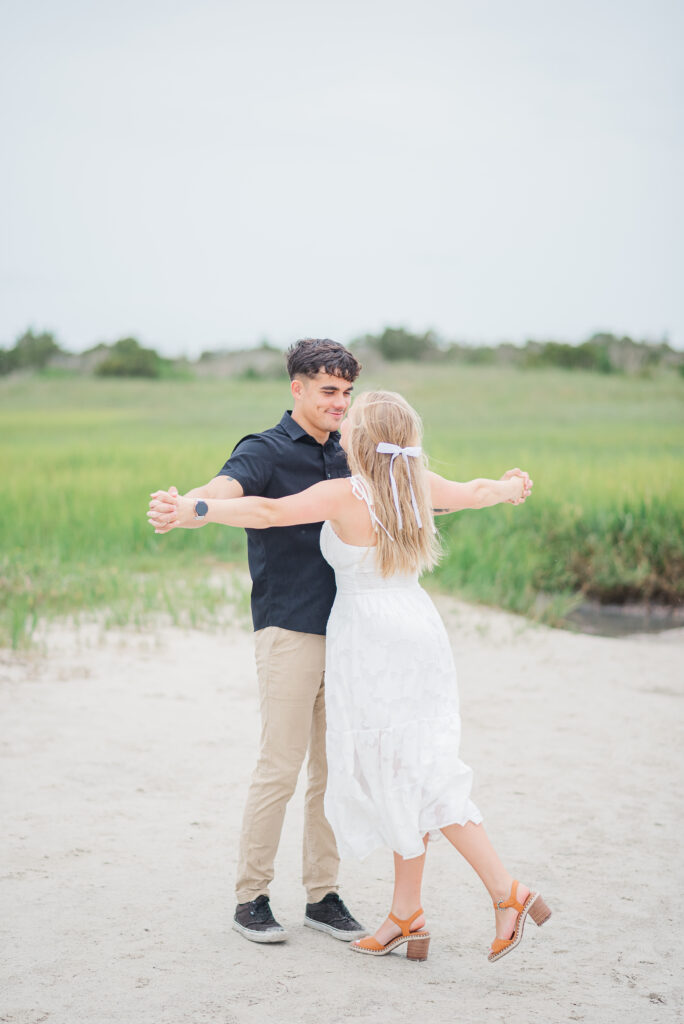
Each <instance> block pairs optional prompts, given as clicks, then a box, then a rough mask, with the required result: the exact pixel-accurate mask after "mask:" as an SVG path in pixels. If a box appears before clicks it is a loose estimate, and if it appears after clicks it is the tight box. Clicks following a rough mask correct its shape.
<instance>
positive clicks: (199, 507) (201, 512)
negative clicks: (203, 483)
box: [195, 501, 209, 519]
mask: <svg viewBox="0 0 684 1024" xmlns="http://www.w3.org/2000/svg"><path fill="white" fill-rule="evenodd" d="M208 511H209V506H208V505H207V503H206V501H197V502H195V515H196V516H197V518H198V519H201V518H202V517H203V516H206V514H207V512H208Z"/></svg>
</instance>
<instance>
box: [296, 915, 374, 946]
mask: <svg viewBox="0 0 684 1024" xmlns="http://www.w3.org/2000/svg"><path fill="white" fill-rule="evenodd" d="M304 924H305V925H306V927H307V928H316V930H317V931H319V932H327V933H328V935H332V937H333V938H334V939H341V940H342V942H353V941H354V940H355V939H365V937H366V936H367V935H368V931H367V929H365V928H362V929H361V930H360V931H355V932H345V931H341V929H339V928H333V926H332V925H331V924H324V923H323V922H322V921H313V920H312V919H311V918H310V917H305V918H304Z"/></svg>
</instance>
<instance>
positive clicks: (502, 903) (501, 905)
mask: <svg viewBox="0 0 684 1024" xmlns="http://www.w3.org/2000/svg"><path fill="white" fill-rule="evenodd" d="M517 897H518V882H517V880H516V881H514V882H513V885H512V886H511V895H510V896H509V897H508V899H507V900H497V901H496V902H495V904H494V909H495V910H508V908H509V907H513V908H514V909H515V910H517V911H518V913H520V912H521V911H522V910H523V906H522V903H519V902H518V898H517Z"/></svg>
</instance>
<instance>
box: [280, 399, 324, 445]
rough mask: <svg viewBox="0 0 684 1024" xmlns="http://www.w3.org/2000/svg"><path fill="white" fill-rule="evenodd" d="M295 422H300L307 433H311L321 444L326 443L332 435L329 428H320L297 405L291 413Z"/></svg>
mask: <svg viewBox="0 0 684 1024" xmlns="http://www.w3.org/2000/svg"><path fill="white" fill-rule="evenodd" d="M290 415H291V416H292V419H293V420H294V421H295V423H298V424H299V426H300V427H301V428H302V430H306V432H307V434H311V436H312V437H313V438H315V440H316V441H318V443H319V444H325V442H326V441H327V440H328V438H329V437H330V431H329V430H319V429H318V428H317V427H315V426H314V425H313V423H311V422H310V421H309V420H308V419H307V417H306V416H305V415H304V414H303V412H302V410H301V409H298V408H297V406H296V405H295V407H294V409H293V410H292V412H291V413H290Z"/></svg>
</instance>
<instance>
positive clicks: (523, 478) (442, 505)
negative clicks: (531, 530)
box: [428, 468, 532, 515]
mask: <svg viewBox="0 0 684 1024" xmlns="http://www.w3.org/2000/svg"><path fill="white" fill-rule="evenodd" d="M428 479H429V482H430V493H431V496H432V508H433V512H434V513H435V515H445V514H446V513H448V512H460V511H461V510H462V509H466V508H489V507H490V506H491V505H498V504H499V503H500V502H502V501H507V502H510V503H511V504H512V505H522V503H523V502H524V501H525V499H526V498H529V496H530V494H531V493H532V480H530V478H529V475H528V474H527V473H525V472H524V471H523V470H522V469H517V468H516V469H509V470H507V471H506V472H505V473H504V475H503V476H502V477H501V479H500V480H486V479H484V478H481V479H477V480H469V481H468V482H467V483H458V481H456V480H445V479H444V477H442V476H439V475H438V474H437V473H432V472H428Z"/></svg>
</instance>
